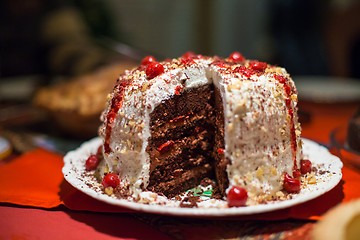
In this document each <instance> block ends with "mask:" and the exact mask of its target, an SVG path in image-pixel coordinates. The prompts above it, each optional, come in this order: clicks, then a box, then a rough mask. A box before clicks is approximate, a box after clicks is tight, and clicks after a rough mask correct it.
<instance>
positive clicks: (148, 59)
mask: <svg viewBox="0 0 360 240" xmlns="http://www.w3.org/2000/svg"><path fill="white" fill-rule="evenodd" d="M154 62H156V59H155V58H154V57H153V56H147V57H144V58H143V60H142V61H141V65H144V66H146V65H149V64H150V63H154Z"/></svg>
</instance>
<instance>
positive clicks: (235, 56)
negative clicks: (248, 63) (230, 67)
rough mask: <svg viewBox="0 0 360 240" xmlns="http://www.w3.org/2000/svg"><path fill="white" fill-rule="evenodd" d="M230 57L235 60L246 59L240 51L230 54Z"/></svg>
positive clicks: (241, 60)
mask: <svg viewBox="0 0 360 240" xmlns="http://www.w3.org/2000/svg"><path fill="white" fill-rule="evenodd" d="M229 59H230V60H232V61H234V62H243V61H245V58H244V57H243V55H241V53H239V52H233V53H232V54H231V55H230V57H229Z"/></svg>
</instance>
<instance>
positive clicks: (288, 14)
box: [0, 0, 360, 78]
mask: <svg viewBox="0 0 360 240" xmlns="http://www.w3.org/2000/svg"><path fill="white" fill-rule="evenodd" d="M0 18H1V21H0V24H1V30H0V31H1V33H0V44H1V46H0V51H1V52H0V53H1V59H0V61H1V62H0V76H1V78H6V77H10V76H18V75H29V74H45V73H46V74H52V75H55V74H78V73H82V72H86V71H88V70H91V69H93V68H95V67H97V66H99V65H101V64H104V63H106V62H109V61H111V60H112V59H113V58H112V57H116V56H114V55H116V54H114V53H116V52H120V53H122V54H125V55H130V56H132V57H135V58H136V57H139V58H141V57H142V54H152V55H155V56H157V57H159V58H168V57H178V56H180V55H181V54H183V53H184V52H186V51H188V50H192V51H195V52H197V53H201V54H205V55H214V54H216V55H220V56H225V57H226V56H228V55H229V54H230V53H231V52H233V51H235V50H238V51H240V52H242V53H243V55H244V56H246V57H247V58H253V59H259V60H262V61H268V62H271V63H273V64H278V65H281V66H284V67H285V68H287V69H288V71H289V72H290V73H291V74H292V75H309V74H320V75H336V76H346V77H355V78H360V73H359V71H360V67H359V66H360V65H359V64H360V60H359V58H360V57H359V56H360V50H359V49H360V47H359V46H360V3H359V1H335V0H333V1H329V0H328V1H327V0H316V1H312V0H270V1H266V0H251V1H250V0H243V1H239V0H225V1H222V0H196V1H193V0H182V1H165V0H153V1H146V0H133V1H124V0H62V1H61V0H46V1H45V0H27V1H22V0H3V1H1V3H0ZM118 43H122V44H126V45H128V46H130V47H133V48H135V49H136V50H137V51H138V52H136V53H140V54H139V55H136V54H135V52H131V49H130V50H129V49H127V48H126V46H125V47H124V46H119V44H118ZM110 56H111V57H110ZM84 59H86V60H84Z"/></svg>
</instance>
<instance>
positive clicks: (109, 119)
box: [104, 80, 130, 153]
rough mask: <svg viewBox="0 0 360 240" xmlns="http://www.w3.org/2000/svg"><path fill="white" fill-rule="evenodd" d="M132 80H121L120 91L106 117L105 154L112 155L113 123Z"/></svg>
mask: <svg viewBox="0 0 360 240" xmlns="http://www.w3.org/2000/svg"><path fill="white" fill-rule="evenodd" d="M129 83H130V80H121V81H120V82H119V85H118V86H119V88H118V91H117V92H116V93H115V95H114V97H113V99H112V101H111V107H110V110H109V112H108V114H107V116H106V129H105V143H104V152H105V153H110V151H111V149H110V138H111V129H112V123H113V122H114V120H115V117H116V114H117V112H118V111H119V109H120V108H121V106H122V104H123V98H124V91H125V88H126V86H127V85H129Z"/></svg>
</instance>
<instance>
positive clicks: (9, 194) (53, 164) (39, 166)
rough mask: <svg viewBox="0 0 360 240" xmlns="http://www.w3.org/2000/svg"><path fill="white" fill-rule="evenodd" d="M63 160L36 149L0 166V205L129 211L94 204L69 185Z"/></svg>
mask: <svg viewBox="0 0 360 240" xmlns="http://www.w3.org/2000/svg"><path fill="white" fill-rule="evenodd" d="M62 159H63V157H62V156H61V155H59V154H56V153H52V152H49V151H46V150H44V149H40V148H39V149H35V150H33V151H30V152H27V153H25V154H23V155H22V156H20V157H18V158H16V159H14V160H12V161H11V162H9V163H7V164H4V165H3V166H0V202H4V203H11V204H18V205H24V206H32V207H41V208H53V207H58V206H60V205H61V204H63V205H65V206H67V207H68V208H70V209H73V210H88V211H92V210H93V211H101V212H112V211H116V212H124V211H126V212H130V210H126V209H123V208H118V207H114V206H111V205H108V204H105V203H102V202H100V201H97V200H95V199H93V198H91V197H89V196H87V195H85V194H83V193H81V192H80V191H78V190H77V189H75V188H73V187H72V186H71V185H70V184H68V183H67V182H66V181H65V180H64V178H63V174H62V171H61V169H62V167H63V160H62Z"/></svg>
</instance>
